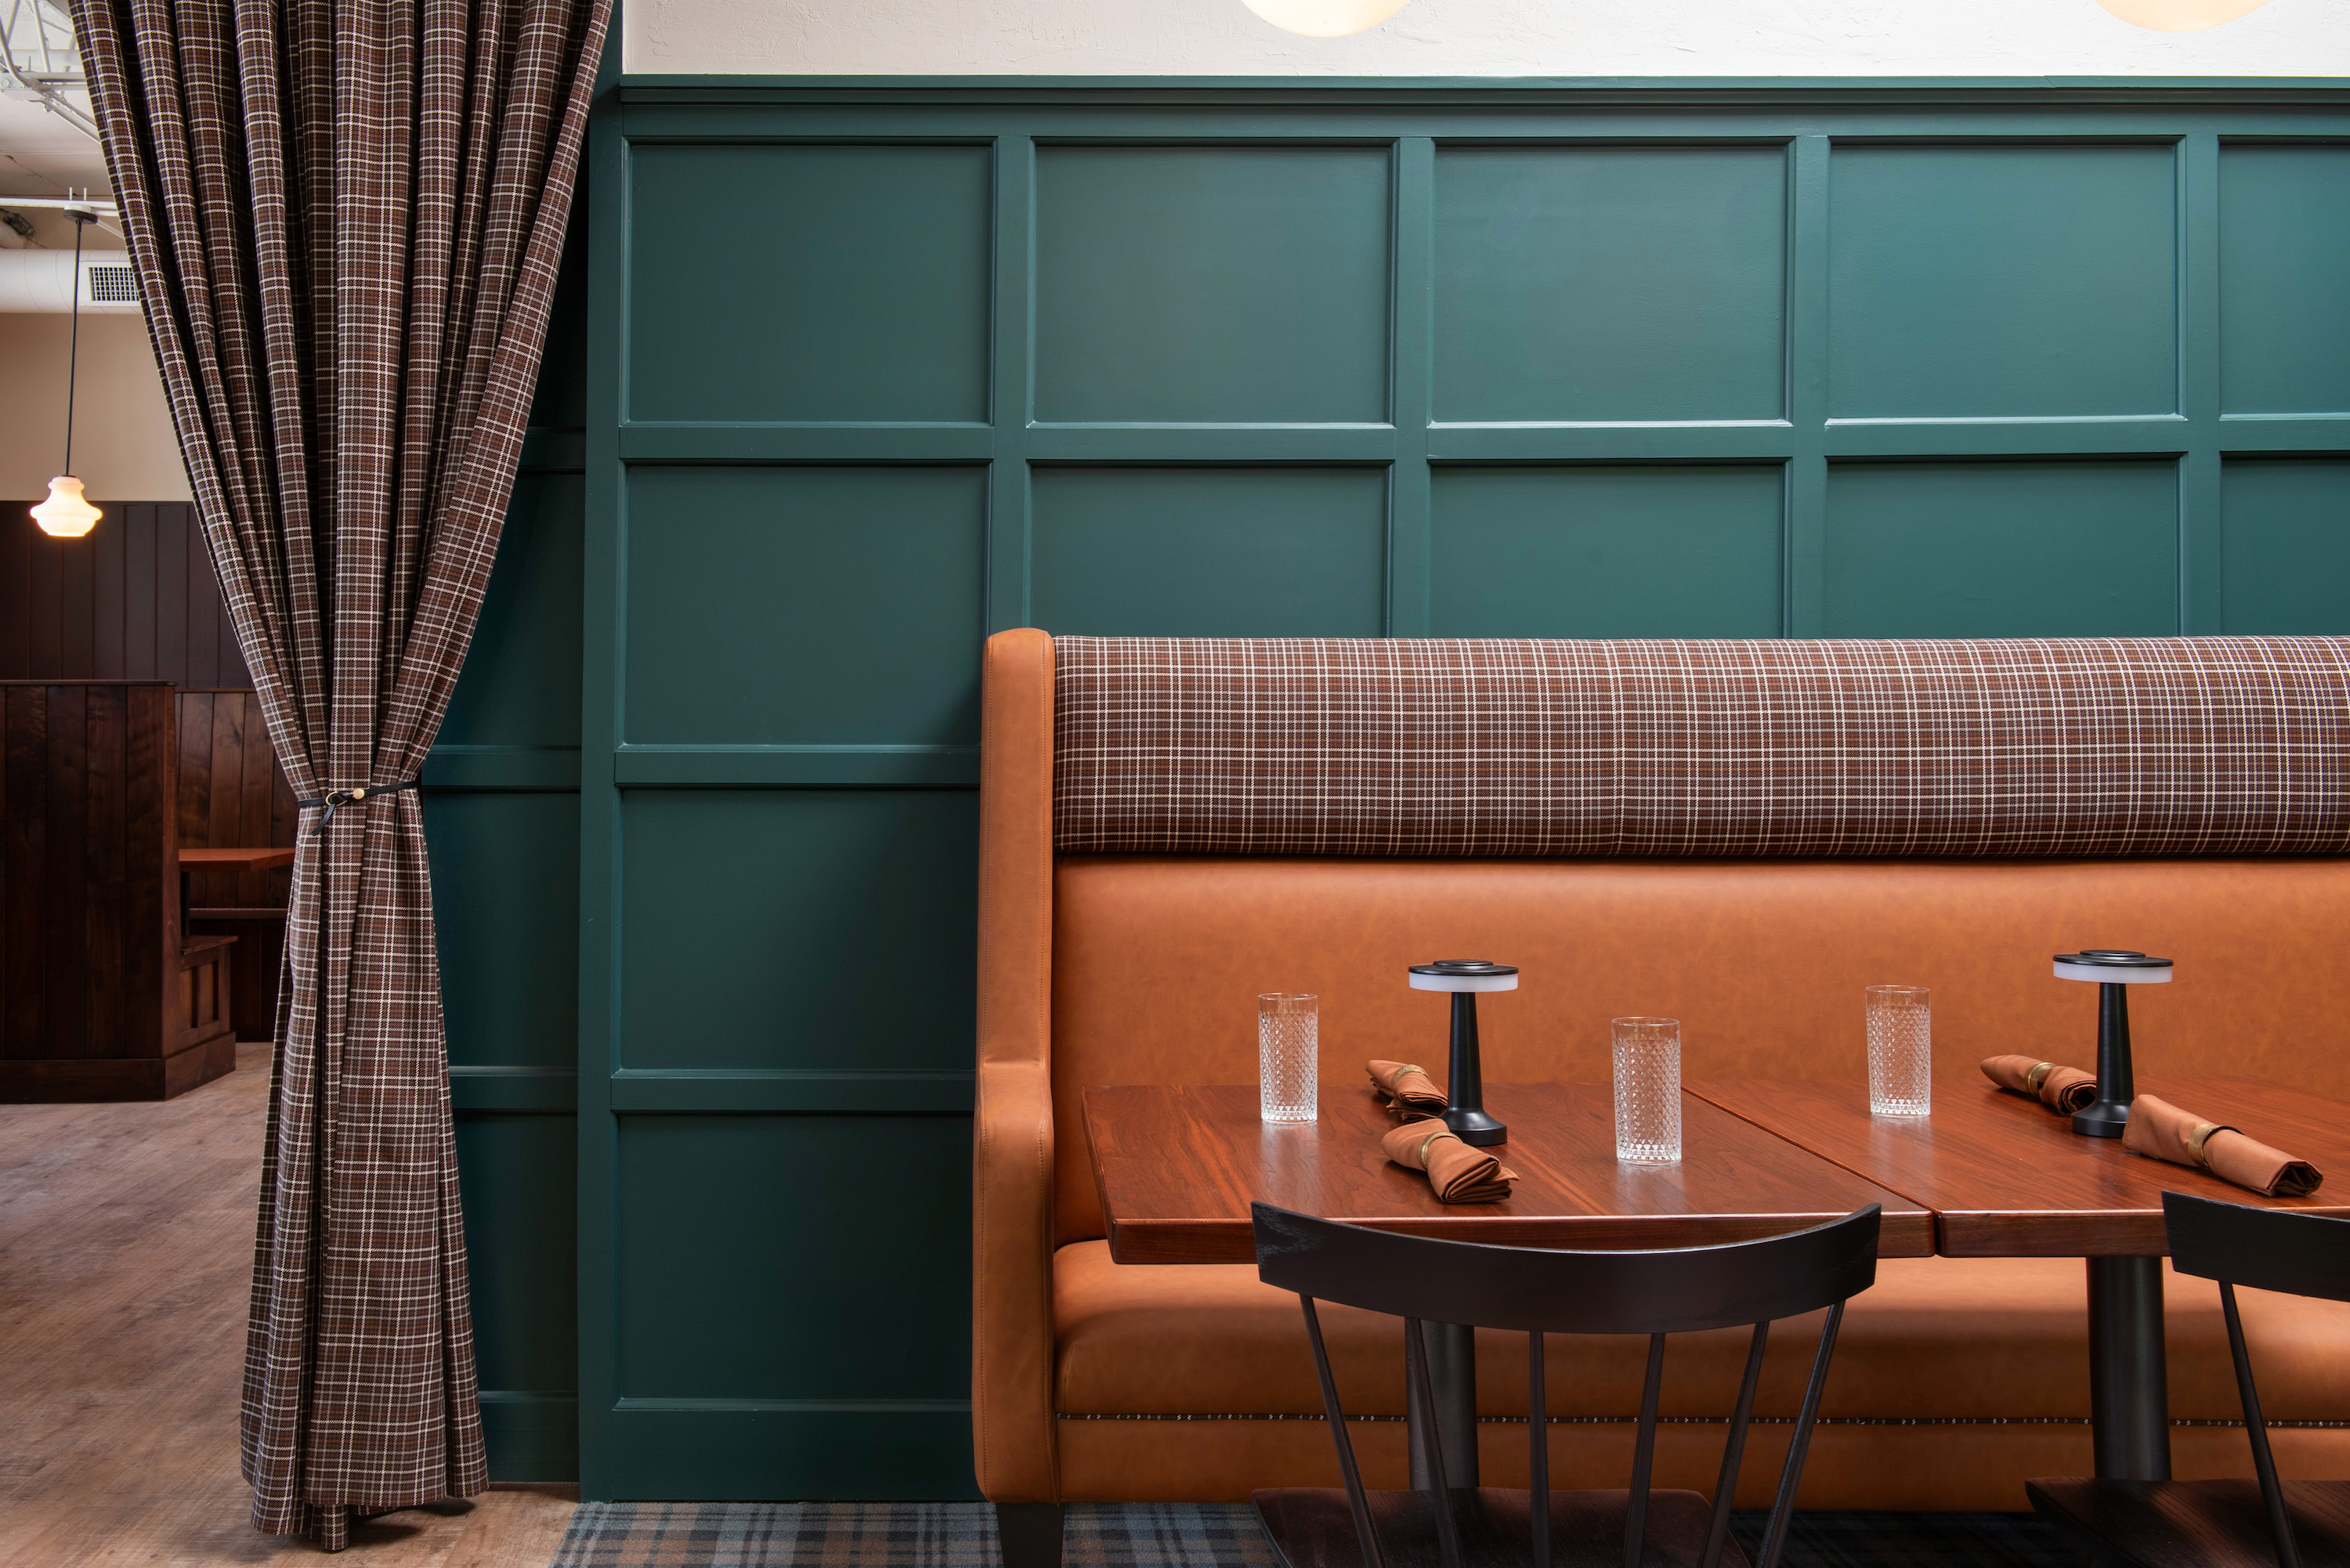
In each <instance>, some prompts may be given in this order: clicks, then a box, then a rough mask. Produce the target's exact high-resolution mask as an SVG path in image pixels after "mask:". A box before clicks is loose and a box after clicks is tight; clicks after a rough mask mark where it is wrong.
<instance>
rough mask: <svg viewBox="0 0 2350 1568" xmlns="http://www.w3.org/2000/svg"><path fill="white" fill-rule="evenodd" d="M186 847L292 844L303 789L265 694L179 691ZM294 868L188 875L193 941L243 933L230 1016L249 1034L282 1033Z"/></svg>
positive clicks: (234, 961) (232, 961)
mask: <svg viewBox="0 0 2350 1568" xmlns="http://www.w3.org/2000/svg"><path fill="white" fill-rule="evenodd" d="M179 709H180V718H179V726H180V731H179V750H180V786H179V814H180V847H181V848H182V849H244V848H253V847H257V846H265V845H266V846H275V847H277V848H287V847H290V846H292V845H293V843H294V836H295V829H296V823H297V821H298V820H299V818H300V815H301V812H300V808H298V807H297V806H296V805H295V804H294V786H293V785H292V784H288V783H287V782H286V774H285V771H284V770H283V769H281V768H280V767H278V765H277V751H276V747H275V746H274V745H272V744H271V742H270V739H269V726H268V725H267V723H265V722H264V721H263V719H262V717H261V697H260V694H259V693H257V692H255V691H253V690H252V689H251V688H249V687H217V688H210V689H204V688H197V689H185V690H182V691H181V692H180V694H179ZM293 877H294V873H293V870H292V868H291V867H282V866H281V867H276V868H275V869H272V870H267V871H236V870H194V871H190V872H189V873H187V875H186V876H185V877H182V879H181V887H182V888H183V889H184V891H185V895H186V908H185V910H184V919H185V920H186V922H187V930H188V934H189V935H190V936H191V937H234V938H235V939H236V946H235V947H234V948H232V949H230V950H229V971H230V978H231V981H233V983H232V984H231V986H230V988H229V989H230V995H231V997H232V998H233V1003H232V1008H231V1012H230V1022H231V1023H234V1024H235V1026H236V1037H237V1038H238V1039H240V1040H268V1039H270V1038H272V1037H273V1035H274V1034H275V1033H276V1023H277V981H278V971H279V970H280V969H281V968H282V967H283V966H284V964H285V961H286V898H287V896H288V894H289V892H290V891H291V888H292V883H293Z"/></svg>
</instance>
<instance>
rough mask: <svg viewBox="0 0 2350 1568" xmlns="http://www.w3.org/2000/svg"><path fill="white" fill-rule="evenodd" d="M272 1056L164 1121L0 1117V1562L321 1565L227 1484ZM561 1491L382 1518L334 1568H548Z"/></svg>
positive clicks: (158, 1116)
mask: <svg viewBox="0 0 2350 1568" xmlns="http://www.w3.org/2000/svg"><path fill="white" fill-rule="evenodd" d="M268 1089H269V1048H268V1047H267V1046H265V1045H243V1046H239V1047H238V1050H237V1070H236V1071H235V1072H234V1073H233V1074H231V1075H229V1076H227V1077H225V1078H223V1079H221V1080H220V1081H219V1082H217V1083H213V1084H210V1085H205V1086H204V1087H203V1088H201V1089H198V1090H196V1091H194V1092H193V1093H192V1094H188V1095H184V1096H181V1097H180V1098H179V1099H176V1100H172V1101H167V1102H165V1103H162V1104H160V1105H158V1104H152V1103H149V1104H139V1105H111V1106H0V1564H6V1565H7V1568H19V1565H22V1568H49V1565H51V1564H59V1565H65V1564H72V1565H76V1568H78V1565H79V1564H83V1563H93V1564H99V1563H102V1564H109V1565H113V1564H123V1565H129V1564H133V1563H136V1564H141V1565H146V1568H161V1565H177V1564H204V1563H263V1562H272V1561H285V1562H294V1561H298V1560H300V1559H301V1558H303V1557H305V1556H307V1557H309V1558H311V1559H312V1560H314V1561H320V1562H323V1561H324V1560H325V1559H324V1557H323V1555H322V1554H320V1553H318V1552H317V1548H316V1547H315V1546H313V1545H311V1544H310V1543H309V1542H305V1541H300V1540H291V1539H283V1538H276V1537H271V1536H265V1535H262V1534H260V1533H258V1532H255V1530H254V1528H253V1524H252V1521H251V1517H250V1510H251V1503H252V1497H251V1493H250V1491H249V1490H247V1489H246V1487H245V1485H244V1481H243V1480H241V1479H240V1478H239V1477H238V1475H237V1452H236V1450H237V1431H236V1421H237V1394H238V1386H239V1382H240V1380H241V1376H242V1373H243V1370H244V1315H245V1292H246V1285H247V1279H248V1276H249V1273H250V1271H251V1269H252V1264H253V1224H254V1203H255V1189H256V1186H257V1183H258V1181H259V1179H260V1168H261V1153H260V1151H261V1134H262V1120H263V1116H264V1113H265V1106H266V1101H267V1097H268ZM573 1496H574V1494H573V1492H572V1490H571V1489H568V1488H557V1487H513V1488H498V1489H494V1490H492V1491H490V1492H488V1493H485V1494H484V1496H482V1497H480V1498H477V1499H475V1500H473V1502H472V1503H471V1504H466V1503H459V1502H451V1503H446V1504H443V1505H442V1507H441V1509H440V1510H437V1511H426V1510H415V1511H408V1512H402V1513H395V1514H390V1515H387V1516H386V1517H384V1518H383V1519H381V1520H379V1521H376V1522H374V1523H371V1524H369V1525H365V1526H363V1527H361V1528H360V1529H359V1530H358V1531H356V1532H354V1534H353V1540H352V1543H351V1547H350V1550H349V1551H348V1552H345V1553H343V1554H342V1556H341V1557H340V1558H339V1559H338V1560H337V1561H338V1563H383V1564H387V1565H389V1564H398V1565H399V1568H547V1564H549V1563H552V1562H553V1561H554V1559H555V1551H556V1543H557V1542H559V1541H560V1540H561V1539H562V1537H563V1531H564V1527H565V1526H566V1525H567V1523H568V1522H569V1521H570V1517H571V1511H572V1509H573V1507H574V1503H573Z"/></svg>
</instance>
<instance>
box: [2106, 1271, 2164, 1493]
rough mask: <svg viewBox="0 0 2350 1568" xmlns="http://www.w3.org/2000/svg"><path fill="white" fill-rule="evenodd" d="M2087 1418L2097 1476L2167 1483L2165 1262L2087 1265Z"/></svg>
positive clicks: (2109, 1478) (2108, 1478)
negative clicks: (2163, 1481) (2163, 1315)
mask: <svg viewBox="0 0 2350 1568" xmlns="http://www.w3.org/2000/svg"><path fill="white" fill-rule="evenodd" d="M2089 1420H2090V1428H2091V1431H2092V1434H2093V1438H2094V1440H2095V1444H2096V1456H2097V1475H2098V1476H2099V1478H2100V1479H2103V1480H2169V1479H2170V1378H2169V1369H2168V1366H2167V1365H2166V1364H2165V1359H2164V1343H2163V1334H2162V1260H2161V1259H2160V1258H2091V1259H2090V1260H2089Z"/></svg>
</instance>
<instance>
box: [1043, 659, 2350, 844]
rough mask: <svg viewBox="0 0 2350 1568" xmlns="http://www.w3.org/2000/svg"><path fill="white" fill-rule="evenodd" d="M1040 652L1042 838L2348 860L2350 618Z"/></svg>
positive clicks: (1120, 841)
mask: <svg viewBox="0 0 2350 1568" xmlns="http://www.w3.org/2000/svg"><path fill="white" fill-rule="evenodd" d="M1055 665H1056V670H1055V741H1054V749H1055V762H1054V820H1055V842H1056V846H1057V847H1058V848H1059V849H1060V850H1061V851H1062V852H1064V853H1084V852H1107V851H1159V852H1199V853H1222V854H1268V855H1413V856H1483V855H1556V856H1604V855H1640V856H1660V855H1661V856H1679V855H1692V856H1698V855H1701V856H1829V857H1848V856H1909V857H1924V856H2092V855H2095V856H2104V855H2132V856H2152V855H2343V854H2345V853H2350V639H2343V638H2320V637H2306V638H2296V637H2229V638H2145V639H2079V640H2056V639H2032V640H2016V641H1987V640H1986V641H1952V642H1907V641H1904V642H1890V641H1888V642H1860V641H1823V642H1804V641H1736V642H1731V641H1724V642H1698V641H1659V642H1539V641H1531V640H1518V639H1510V640H1503V639H1494V640H1474V641H1471V640H1451V639H1319V638H1317V639H1263V640H1249V639H1222V638H1217V639H1168V638H1087V637H1065V638H1059V639H1055Z"/></svg>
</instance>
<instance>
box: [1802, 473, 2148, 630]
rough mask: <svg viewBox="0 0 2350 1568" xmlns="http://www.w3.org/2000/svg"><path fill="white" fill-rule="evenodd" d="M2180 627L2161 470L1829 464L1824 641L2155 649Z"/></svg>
mask: <svg viewBox="0 0 2350 1568" xmlns="http://www.w3.org/2000/svg"><path fill="white" fill-rule="evenodd" d="M2178 629H2179V627H2178V474H2177V469H2176V465H2175V464H2172V463H2168V462H1970V463H1939V462H1887V463H1857V462H1856V463H1837V464H1834V465H1832V466H1831V467H1830V468H1829V470H1828V509H1827V625H1826V627H1825V628H1824V635H1825V636H1828V637H2164V636H2168V635H2170V634H2173V633H2175V632H2177V631H2178Z"/></svg>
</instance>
